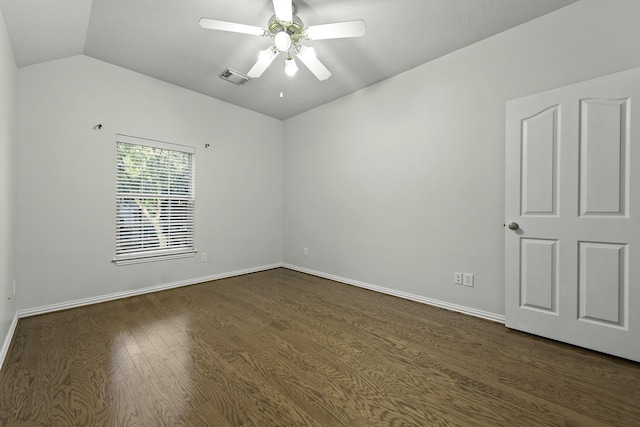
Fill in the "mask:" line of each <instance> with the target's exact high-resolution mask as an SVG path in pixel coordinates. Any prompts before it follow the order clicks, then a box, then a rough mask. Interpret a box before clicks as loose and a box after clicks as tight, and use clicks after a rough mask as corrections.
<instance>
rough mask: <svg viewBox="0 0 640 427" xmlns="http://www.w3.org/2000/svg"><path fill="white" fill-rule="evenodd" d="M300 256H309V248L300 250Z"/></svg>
mask: <svg viewBox="0 0 640 427" xmlns="http://www.w3.org/2000/svg"><path fill="white" fill-rule="evenodd" d="M302 254H303V255H304V256H309V248H304V249H303V250H302Z"/></svg>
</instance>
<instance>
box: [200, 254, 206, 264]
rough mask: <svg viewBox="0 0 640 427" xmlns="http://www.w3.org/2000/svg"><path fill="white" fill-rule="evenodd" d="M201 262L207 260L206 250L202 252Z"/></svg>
mask: <svg viewBox="0 0 640 427" xmlns="http://www.w3.org/2000/svg"><path fill="white" fill-rule="evenodd" d="M200 262H207V253H206V252H202V253H201V254H200Z"/></svg>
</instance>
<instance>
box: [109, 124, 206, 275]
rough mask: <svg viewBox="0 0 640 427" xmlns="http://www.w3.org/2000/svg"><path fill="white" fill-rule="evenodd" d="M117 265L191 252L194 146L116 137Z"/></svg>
mask: <svg viewBox="0 0 640 427" xmlns="http://www.w3.org/2000/svg"><path fill="white" fill-rule="evenodd" d="M116 147H117V148H116V151H117V194H116V257H115V259H114V262H115V263H116V264H130V263H137V262H145V261H154V260H158V259H167V258H178V257H184V256H189V255H193V254H194V253H195V248H194V241H193V234H194V206H195V200H194V188H193V187H194V185H193V176H194V173H193V171H194V165H193V155H194V153H195V150H194V148H192V147H185V146H181V145H175V144H168V143H165V142H158V141H151V140H147V139H141V138H134V137H131V136H124V135H117V137H116Z"/></svg>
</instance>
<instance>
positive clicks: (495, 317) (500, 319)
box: [282, 264, 505, 324]
mask: <svg viewBox="0 0 640 427" xmlns="http://www.w3.org/2000/svg"><path fill="white" fill-rule="evenodd" d="M282 266H283V267H284V268H288V269H290V270H295V271H299V272H301V273H306V274H310V275H312V276H318V277H322V278H325V279H329V280H333V281H335V282H340V283H345V284H347V285H353V286H357V287H359V288H364V289H369V290H371V291H375V292H380V293H383V294H387V295H392V296H394V297H399V298H404V299H408V300H411V301H416V302H420V303H423V304H428V305H432V306H435V307H440V308H444V309H447V310H451V311H456V312H458V313H462V314H467V315H469V316H474V317H479V318H481V319H485V320H491V321H493V322H497V323H503V324H504V323H505V318H504V316H503V315H501V314H495V313H490V312H488V311H483V310H478V309H475V308H471V307H465V306H463V305H457V304H452V303H449V302H446V301H440V300H436V299H432V298H427V297H423V296H420V295H414V294H409V293H407V292H402V291H398V290H396V289H390V288H385V287H382V286H377V285H372V284H370V283H365V282H359V281H357V280H352V279H346V278H344V277H340V276H334V275H333V274H328V273H323V272H320V271H315V270H310V269H308V268H304V267H299V266H297V265H291V264H283V265H282Z"/></svg>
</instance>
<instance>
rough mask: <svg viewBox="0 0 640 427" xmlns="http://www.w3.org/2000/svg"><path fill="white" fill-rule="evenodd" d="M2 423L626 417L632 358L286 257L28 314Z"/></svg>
mask: <svg viewBox="0 0 640 427" xmlns="http://www.w3.org/2000/svg"><path fill="white" fill-rule="evenodd" d="M0 392H1V393H2V394H1V396H0V425H3V426H5V425H6V426H72V425H75V426H207V425H209V426H246V427H248V426H355V427H357V426H429V425H456V426H467V425H479V426H485V425H490V426H514V425H536V426H561V425H575V426H598V425H603V426H605V425H610V426H633V425H640V404H639V401H638V397H639V396H640V365H639V364H637V363H634V362H629V361H625V360H622V359H617V358H614V357H609V356H606V355H602V354H599V353H595V352H591V351H588V350H583V349H579V348H576V347H572V346H569V345H565V344H561V343H557V342H554V341H548V340H545V339H542V338H538V337H534V336H530V335H526V334H522V333H519V332H515V331H511V330H509V329H507V328H505V327H504V326H502V325H499V324H496V323H492V322H488V321H484V320H480V319H477V318H473V317H468V316H465V315H461V314H458V313H454V312H450V311H446V310H442V309H439V308H434V307H430V306H426V305H422V304H419V303H414V302H410V301H406V300H402V299H399V298H395V297H391V296H387V295H382V294H378V293H375V292H371V291H367V290H363V289H359V288H356V287H351V286H348V285H343V284H339V283H336V282H332V281H329V280H325V279H320V278H317V277H313V276H309V275H305V274H302V273H298V272H294V271H291V270H287V269H275V270H270V271H266V272H261V273H256V274H250V275H245V276H240V277H235V278H229V279H224V280H219V281H215V282H208V283H203V284H199V285H194V286H188V287H184V288H179V289H174V290H169V291H164V292H158V293H154V294H148V295H143V296H138V297H133V298H128V299H122V300H118V301H112V302H108V303H103V304H97V305H93V306H87V307H80V308H76V309H72V310H67V311H63V312H56V313H51V314H46V315H41V316H36V317H31V318H26V319H21V320H20V321H19V323H18V327H17V329H16V333H15V336H14V339H13V342H12V344H11V347H10V350H9V353H8V355H7V358H6V361H5V366H4V367H3V369H2V371H1V372H0Z"/></svg>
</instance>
